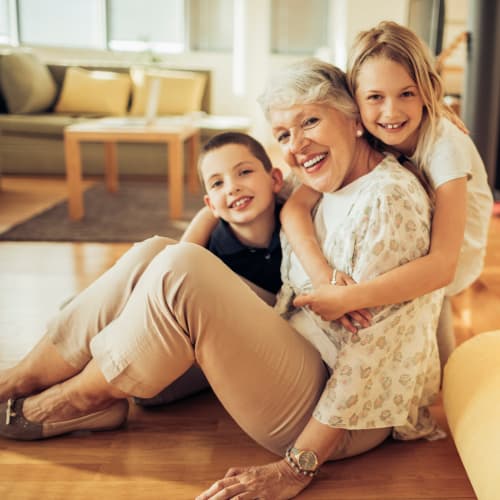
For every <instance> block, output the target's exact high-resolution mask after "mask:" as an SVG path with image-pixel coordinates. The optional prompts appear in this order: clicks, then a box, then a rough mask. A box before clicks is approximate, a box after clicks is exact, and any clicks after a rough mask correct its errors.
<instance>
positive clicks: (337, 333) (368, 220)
mask: <svg viewBox="0 0 500 500" xmlns="http://www.w3.org/2000/svg"><path fill="white" fill-rule="evenodd" d="M430 217H431V211H430V206H429V201H428V198H427V195H426V194H425V192H424V190H423V189H422V187H421V186H420V184H419V182H418V181H417V180H416V179H415V177H414V176H413V175H412V174H410V173H409V172H408V171H407V170H405V169H404V168H402V167H401V166H400V165H399V164H398V163H397V162H396V161H395V159H394V158H393V157H392V156H387V157H386V158H385V159H384V160H383V161H382V162H381V163H380V164H379V165H378V166H377V167H376V168H375V169H374V170H372V171H371V172H370V173H369V174H367V175H365V176H363V177H361V178H359V179H357V180H356V181H354V182H353V183H351V184H349V185H348V186H346V187H344V188H342V189H341V190H339V191H336V192H335V193H328V194H324V195H323V198H322V200H321V202H320V204H319V206H318V209H317V212H316V214H315V218H314V223H315V227H316V231H317V235H318V238H319V240H320V242H321V245H322V248H323V252H324V254H325V256H326V258H327V259H328V261H329V262H330V263H331V265H332V266H333V265H334V266H335V267H336V268H337V269H339V270H340V271H343V272H345V273H347V274H348V275H350V276H352V277H353V278H354V280H356V281H357V282H362V281H366V280H370V279H373V278H374V277H375V276H377V275H379V274H382V273H384V272H386V271H388V270H390V269H392V268H394V267H396V266H400V265H402V264H404V263H406V262H408V261H410V260H413V259H416V258H418V257H420V256H422V255H425V254H426V253H427V252H428V248H429V240H430ZM282 245H283V263H282V278H283V288H282V290H281V291H280V293H279V296H278V302H277V305H276V307H277V308H278V311H279V312H280V313H281V314H283V315H284V316H286V317H288V318H289V320H290V322H291V324H292V325H293V326H294V327H295V328H296V329H297V330H298V331H299V332H300V333H301V334H302V335H303V336H305V337H306V338H307V339H308V340H309V341H310V342H311V343H312V344H313V345H315V346H316V348H317V349H318V350H319V351H320V353H321V354H322V357H323V360H324V361H325V363H326V364H327V365H328V366H329V367H330V370H331V377H330V379H329V380H328V382H327V384H326V386H325V388H324V391H323V393H322V396H321V398H320V400H319V402H318V404H317V406H316V409H315V411H314V417H315V418H316V419H317V420H318V421H320V422H322V423H323V424H326V425H330V426H331V427H340V428H344V429H369V428H380V427H393V428H394V431H393V435H394V437H396V438H398V439H415V438H418V437H422V436H429V437H430V436H431V435H433V434H436V432H437V430H436V429H437V428H436V426H435V423H434V421H433V420H432V418H431V416H430V413H429V411H428V409H427V406H428V405H429V404H430V403H432V401H433V400H434V398H435V396H436V395H437V393H438V391H439V382H440V365H439V357H438V351H437V345H436V333H435V332H436V327H437V320H438V316H439V312H440V309H441V302H442V298H443V290H439V291H436V292H432V293H430V294H427V295H425V296H423V297H419V298H417V299H415V300H412V301H409V302H404V303H400V304H394V305H390V306H385V307H379V308H375V309H373V310H372V311H371V312H372V314H373V319H372V324H371V326H370V327H368V328H364V329H360V330H359V331H358V333H357V334H355V335H353V334H351V333H350V332H348V331H347V330H346V329H345V328H344V327H343V326H342V325H341V324H340V323H338V322H326V321H323V320H321V318H320V317H319V316H317V315H316V314H314V313H313V312H312V311H311V310H310V309H308V308H301V309H299V310H297V309H295V308H294V307H293V305H291V299H292V298H293V296H294V295H296V294H299V293H301V292H304V291H307V290H308V289H310V287H311V284H310V281H309V279H308V277H307V275H306V273H305V272H304V270H303V269H302V266H301V265H300V263H299V261H298V259H297V258H296V256H295V255H294V254H293V253H292V250H291V247H290V245H289V244H288V242H287V240H286V238H285V237H284V234H282Z"/></svg>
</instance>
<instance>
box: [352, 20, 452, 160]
mask: <svg viewBox="0 0 500 500" xmlns="http://www.w3.org/2000/svg"><path fill="white" fill-rule="evenodd" d="M378 57H385V58H387V59H390V60H391V61H394V62H396V63H398V64H401V66H403V67H404V68H405V69H406V71H407V72H408V74H409V75H410V77H411V78H412V80H413V81H414V82H415V84H416V85H417V88H418V91H419V93H420V96H421V97H422V100H423V103H424V112H423V114H422V123H421V124H420V130H419V135H418V141H417V147H416V149H415V153H414V155H415V158H416V161H417V167H418V168H419V169H420V170H421V169H422V166H423V165H425V164H426V163H427V162H428V157H429V154H430V151H431V148H432V144H433V143H434V141H435V139H436V134H437V124H438V120H439V118H440V117H442V116H445V117H450V116H451V114H452V113H453V112H452V111H451V110H450V109H449V108H447V106H445V104H444V102H443V97H444V90H443V84H442V82H441V78H440V77H439V75H438V73H437V71H436V69H435V67H434V64H433V61H432V58H431V55H430V51H429V49H428V47H427V46H426V45H425V44H424V43H423V42H422V41H421V40H420V38H419V37H418V36H417V35H416V34H415V33H414V32H413V31H412V30H411V29H409V28H406V27H405V26H401V25H399V24H397V23H395V22H392V21H383V22H381V23H379V24H378V25H377V26H376V27H375V28H372V29H370V30H368V31H363V32H361V33H359V34H358V36H357V37H356V38H355V40H354V43H353V46H352V49H351V52H350V55H349V61H348V69H347V82H348V85H349V89H350V91H351V93H352V95H353V96H355V95H356V90H357V87H358V78H359V72H360V70H361V67H362V66H363V64H364V63H365V62H366V61H368V60H370V59H373V58H378ZM375 142H376V141H375Z"/></svg>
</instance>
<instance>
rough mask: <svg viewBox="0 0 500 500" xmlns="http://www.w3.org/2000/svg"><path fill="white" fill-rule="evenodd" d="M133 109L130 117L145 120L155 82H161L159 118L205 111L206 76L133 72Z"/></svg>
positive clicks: (153, 71)
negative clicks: (155, 80)
mask: <svg viewBox="0 0 500 500" xmlns="http://www.w3.org/2000/svg"><path fill="white" fill-rule="evenodd" d="M130 75H131V78H132V107H131V109H130V114H131V115H133V116H143V115H144V114H145V112H146V109H147V103H148V98H149V90H150V88H151V82H152V81H153V80H154V79H159V80H160V95H159V99H158V108H157V113H156V114H157V115H182V114H185V113H192V112H194V111H200V110H201V102H202V99H203V92H204V90H205V83H206V76H205V75H204V74H202V73H196V72H194V71H171V70H153V69H143V68H133V69H132V70H131V71H130Z"/></svg>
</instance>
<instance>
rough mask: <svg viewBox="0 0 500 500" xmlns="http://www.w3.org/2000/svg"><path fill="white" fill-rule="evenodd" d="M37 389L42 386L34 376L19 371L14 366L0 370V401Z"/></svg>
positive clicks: (31, 392)
mask: <svg viewBox="0 0 500 500" xmlns="http://www.w3.org/2000/svg"><path fill="white" fill-rule="evenodd" d="M39 389H42V387H41V386H40V383H39V381H38V380H37V379H36V377H33V376H31V375H28V374H22V373H20V371H19V369H18V367H16V366H15V367H13V368H9V369H7V370H4V371H2V372H0V402H4V401H7V399H9V398H19V397H22V396H28V395H30V394H33V392H35V391H37V390H39Z"/></svg>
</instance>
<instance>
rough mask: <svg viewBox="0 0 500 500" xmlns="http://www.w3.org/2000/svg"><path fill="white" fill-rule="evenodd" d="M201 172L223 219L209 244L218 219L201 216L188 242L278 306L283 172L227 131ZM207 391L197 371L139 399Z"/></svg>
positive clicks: (208, 150)
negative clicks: (278, 196)
mask: <svg viewBox="0 0 500 500" xmlns="http://www.w3.org/2000/svg"><path fill="white" fill-rule="evenodd" d="M198 173H199V175H200V179H201V182H202V184H203V185H204V187H205V190H206V194H205V196H204V202H205V205H206V206H207V207H208V209H209V210H210V212H211V214H213V216H215V217H216V218H217V219H218V220H217V222H216V225H215V228H214V229H213V230H212V232H211V233H210V236H209V238H208V242H207V235H206V234H205V233H203V232H198V229H199V228H200V227H201V228H202V229H203V231H204V230H205V229H206V228H207V227H208V226H210V225H211V224H212V222H211V220H212V219H213V217H212V216H210V217H207V216H206V215H204V214H203V213H201V214H200V213H199V214H198V215H197V217H199V218H202V219H203V220H204V222H203V223H202V224H196V223H195V224H193V223H192V224H191V225H190V227H189V228H188V229H187V231H186V233H185V234H184V236H183V237H182V240H183V241H192V242H195V243H198V244H202V245H203V246H206V247H207V248H208V249H209V250H210V251H211V252H212V253H214V254H215V255H217V256H218V257H219V258H220V259H221V260H222V261H223V262H224V263H225V264H226V265H227V266H228V267H229V268H231V269H232V270H233V271H234V272H235V273H237V274H239V275H240V276H241V277H242V278H243V279H245V281H246V282H247V283H248V285H249V286H250V287H251V288H252V289H253V290H254V291H255V292H256V293H257V294H258V295H259V296H260V297H261V298H262V299H263V300H265V301H266V302H268V303H269V304H274V298H275V294H276V293H277V292H278V290H279V288H280V286H281V276H280V266H281V245H280V239H279V231H280V223H279V210H280V208H281V204H279V203H278V202H277V199H276V194H277V193H278V192H279V191H280V190H281V188H282V187H283V175H282V173H281V171H280V170H279V169H277V168H273V166H272V164H271V160H270V159H269V157H268V155H267V153H266V151H265V150H264V148H263V147H262V145H261V144H260V143H259V142H258V141H256V140H255V139H254V138H252V137H250V136H249V135H246V134H242V133H239V132H226V133H222V134H219V135H216V136H214V137H213V138H211V139H210V140H209V141H208V142H207V143H206V144H205V145H204V146H203V148H202V151H201V154H200V158H199V161H198ZM193 272H196V270H195V269H194V270H193ZM206 387H208V383H207V382H206V380H205V377H204V376H203V374H202V372H201V370H199V369H198V368H197V367H192V368H191V369H190V370H188V371H187V372H186V373H185V374H184V375H183V376H182V377H180V378H179V379H178V380H176V381H175V382H174V383H173V384H172V385H170V386H169V387H167V388H166V389H165V390H164V391H162V392H161V393H160V394H158V395H157V396H155V397H154V398H151V399H139V398H135V400H136V402H137V403H139V404H141V405H145V406H151V405H158V404H165V403H169V402H172V401H174V400H177V399H180V398H182V397H185V396H188V395H191V394H194V393H196V392H198V391H200V390H202V389H204V388H206Z"/></svg>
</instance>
